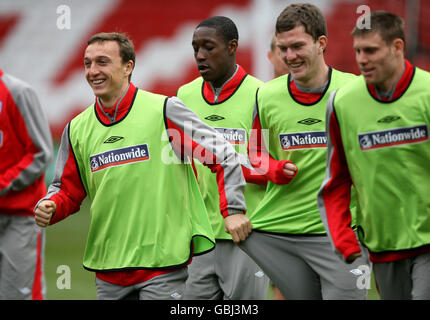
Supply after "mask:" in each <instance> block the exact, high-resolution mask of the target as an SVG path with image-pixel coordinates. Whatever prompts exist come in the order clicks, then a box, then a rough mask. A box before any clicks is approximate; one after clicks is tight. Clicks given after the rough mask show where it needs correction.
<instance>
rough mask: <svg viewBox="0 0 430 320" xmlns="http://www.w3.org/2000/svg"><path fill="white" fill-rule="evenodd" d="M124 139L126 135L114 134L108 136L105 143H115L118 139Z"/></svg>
mask: <svg viewBox="0 0 430 320" xmlns="http://www.w3.org/2000/svg"><path fill="white" fill-rule="evenodd" d="M122 139H124V137H120V136H112V137H109V138H107V139H106V140H105V141H104V142H103V143H114V142H117V141H119V140H122Z"/></svg>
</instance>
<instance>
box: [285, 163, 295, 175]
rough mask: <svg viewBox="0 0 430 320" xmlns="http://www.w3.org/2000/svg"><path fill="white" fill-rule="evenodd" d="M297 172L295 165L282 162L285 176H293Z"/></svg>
mask: <svg viewBox="0 0 430 320" xmlns="http://www.w3.org/2000/svg"><path fill="white" fill-rule="evenodd" d="M296 172H297V167H296V165H295V164H293V163H291V162H287V163H286V164H284V175H286V176H287V177H294V176H295V174H296Z"/></svg>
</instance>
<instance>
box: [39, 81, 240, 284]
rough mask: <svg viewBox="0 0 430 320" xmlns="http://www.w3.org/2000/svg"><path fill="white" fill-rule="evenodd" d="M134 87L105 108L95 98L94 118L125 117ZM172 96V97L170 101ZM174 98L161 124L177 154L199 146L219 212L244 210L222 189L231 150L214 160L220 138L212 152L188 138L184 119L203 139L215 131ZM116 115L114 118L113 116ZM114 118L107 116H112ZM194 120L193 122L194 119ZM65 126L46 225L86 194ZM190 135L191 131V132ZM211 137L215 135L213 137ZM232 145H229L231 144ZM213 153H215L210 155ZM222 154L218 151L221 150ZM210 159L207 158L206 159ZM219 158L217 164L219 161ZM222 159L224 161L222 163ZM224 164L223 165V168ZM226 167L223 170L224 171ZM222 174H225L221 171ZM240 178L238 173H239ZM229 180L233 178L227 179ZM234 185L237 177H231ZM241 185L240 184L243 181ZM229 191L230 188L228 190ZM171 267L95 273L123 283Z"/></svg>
mask: <svg viewBox="0 0 430 320" xmlns="http://www.w3.org/2000/svg"><path fill="white" fill-rule="evenodd" d="M137 90H138V89H136V88H135V87H134V85H133V84H130V86H129V88H128V90H127V92H126V94H125V95H124V97H122V99H120V100H119V101H117V108H116V107H115V108H111V109H106V108H104V107H103V105H102V104H101V102H100V101H99V100H98V99H96V102H95V108H94V109H95V113H96V116H97V117H98V119H99V120H100V121H101V122H102V123H104V124H105V125H107V126H109V125H113V124H115V123H117V122H119V121H121V120H122V119H123V118H124V117H126V116H127V114H128V111H129V110H130V108H131V106H132V105H133V102H134V97H135V95H136V93H137ZM171 99H172V100H171ZM174 99H175V98H169V101H170V100H171V101H170V102H169V101H168V102H166V104H165V114H164V116H165V118H164V123H165V126H166V130H167V133H168V134H169V136H171V137H172V139H171V145H172V147H173V149H174V151H175V153H176V154H177V156H178V157H179V158H181V159H185V158H187V157H191V156H192V155H194V154H195V153H194V150H195V149H197V148H199V150H204V152H203V153H196V154H198V155H201V156H202V159H200V160H201V161H202V163H205V164H206V165H207V166H208V167H209V168H210V169H211V170H212V171H213V172H216V174H217V177H218V179H217V180H218V184H219V188H220V206H221V213H222V215H223V216H224V217H225V216H227V215H229V214H234V213H237V212H244V211H245V205H244V204H245V202H244V199H242V200H243V201H240V199H236V198H234V196H232V194H231V193H229V192H227V190H226V188H228V187H232V185H231V183H229V181H230V180H231V179H232V178H233V177H237V171H234V172H233V171H232V169H233V167H230V165H229V164H227V163H228V161H229V157H230V156H235V153H234V150H233V149H231V151H230V152H227V153H224V154H223V156H225V157H226V158H225V159H218V158H217V157H218V156H219V154H220V150H221V149H223V146H224V144H223V143H222V142H223V141H224V140H221V136H220V135H217V136H218V138H216V139H218V140H217V141H215V140H213V141H212V142H213V143H214V145H213V146H217V147H216V148H218V149H216V151H214V150H215V149H214V150H212V151H211V150H209V149H208V148H205V147H203V143H204V145H206V144H210V143H209V142H203V140H196V139H200V138H195V137H194V135H192V137H190V136H189V135H187V132H186V131H187V130H186V129H185V128H184V123H183V122H182V120H184V121H193V126H192V127H193V129H195V130H198V131H199V133H201V132H203V133H205V134H206V133H207V135H206V139H205V141H206V140H207V141H211V134H212V133H216V131H214V130H213V129H211V128H210V127H208V126H206V125H204V124H203V123H202V122H198V121H197V120H198V118H197V116H196V115H195V114H192V112H191V111H190V110H189V109H187V108H185V107H184V106H183V105H181V104H180V102H179V100H174ZM115 114H116V117H115ZM113 117H115V118H114V119H112V120H111V119H110V118H113ZM194 120H195V121H194ZM67 129H68V126H67V127H66V129H65V131H64V132H63V137H62V142H61V146H60V149H59V153H58V159H57V165H56V174H55V176H56V177H55V178H54V182H53V184H52V185H51V187H50V189H49V190H48V195H47V197H46V198H48V199H49V200H52V201H54V202H55V203H56V205H57V209H56V212H55V213H54V215H53V216H52V219H51V221H50V224H53V223H56V222H58V221H60V220H62V219H64V218H66V217H67V216H68V215H70V214H72V213H74V212H76V211H78V210H79V207H80V204H81V202H82V201H83V199H84V198H85V197H86V191H85V189H84V187H83V184H82V182H81V178H80V175H79V169H78V166H77V163H76V160H75V157H74V153H73V148H72V146H71V145H70V140H69V134H68V130H67ZM178 133H179V135H180V139H178V137H176V138H175V135H177V134H178ZM191 134H192V133H191ZM214 138H215V137H214ZM231 148H232V147H231ZM213 152H215V153H216V154H214V153H213ZM221 153H222V152H221ZM207 159H210V160H211V161H207ZM220 161H221V163H220ZM224 161H226V162H225V163H224ZM224 166H225V167H224ZM226 170H227V171H226ZM224 173H225V174H224ZM239 175H240V177H241V176H242V174H241V173H239ZM231 181H233V180H231ZM234 181H235V186H234V187H235V188H236V187H237V186H238V185H236V183H237V179H236V178H234ZM242 181H243V186H244V180H243V179H242ZM230 190H232V189H230ZM173 270H175V269H170V270H163V271H160V270H126V271H109V272H97V273H96V276H97V277H98V278H100V279H102V280H105V281H108V282H111V283H115V284H119V285H123V286H127V285H131V284H134V283H139V282H143V281H146V280H148V279H151V278H152V277H154V276H157V275H159V274H163V273H167V272H171V271H173Z"/></svg>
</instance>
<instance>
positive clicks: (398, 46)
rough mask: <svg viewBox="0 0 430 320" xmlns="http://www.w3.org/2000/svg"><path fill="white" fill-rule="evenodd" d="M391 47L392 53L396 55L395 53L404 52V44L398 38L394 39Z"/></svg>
mask: <svg viewBox="0 0 430 320" xmlns="http://www.w3.org/2000/svg"><path fill="white" fill-rule="evenodd" d="M392 47H393V49H394V52H396V53H397V52H399V53H404V51H405V42H404V41H403V40H402V39H400V38H397V39H394V40H393V44H392Z"/></svg>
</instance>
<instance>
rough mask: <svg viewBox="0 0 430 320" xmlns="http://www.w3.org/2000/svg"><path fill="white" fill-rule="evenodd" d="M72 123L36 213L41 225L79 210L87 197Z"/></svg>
mask: <svg viewBox="0 0 430 320" xmlns="http://www.w3.org/2000/svg"><path fill="white" fill-rule="evenodd" d="M69 127H70V123H69V124H68V125H67V126H66V128H65V129H64V131H63V135H62V137H61V143H60V147H59V149H58V156H57V162H56V164H55V175H54V179H53V180H52V183H51V185H50V186H49V188H48V193H47V195H46V196H45V197H44V198H42V199H41V200H39V202H38V203H37V205H36V207H35V210H34V213H35V219H36V223H37V224H38V225H39V226H41V227H46V226H47V225H48V224H54V223H56V222H58V221H61V220H63V219H65V218H66V217H67V216H69V215H70V214H72V213H75V212H77V211H78V210H79V208H80V205H81V203H82V201H83V200H84V198H85V197H86V191H85V188H84V186H83V184H82V181H81V178H80V174H79V169H78V165H77V163H76V159H75V156H74V154H73V150H72V147H71V145H70V138H69Z"/></svg>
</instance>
